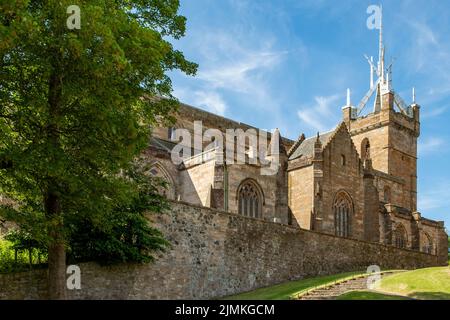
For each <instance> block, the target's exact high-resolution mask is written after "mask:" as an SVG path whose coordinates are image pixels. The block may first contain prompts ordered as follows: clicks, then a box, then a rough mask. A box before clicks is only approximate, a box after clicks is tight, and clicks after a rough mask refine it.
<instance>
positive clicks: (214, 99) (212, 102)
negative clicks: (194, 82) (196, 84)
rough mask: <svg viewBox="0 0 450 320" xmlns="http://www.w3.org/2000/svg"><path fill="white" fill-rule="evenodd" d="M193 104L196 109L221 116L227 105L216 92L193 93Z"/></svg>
mask: <svg viewBox="0 0 450 320" xmlns="http://www.w3.org/2000/svg"><path fill="white" fill-rule="evenodd" d="M194 104H195V105H196V106H198V107H201V108H205V109H206V110H208V111H210V112H212V113H215V114H219V115H221V116H223V115H224V114H225V110H226V108H227V105H226V103H225V101H224V100H223V98H222V96H221V95H220V94H218V93H217V92H214V91H210V92H204V91H196V92H194Z"/></svg>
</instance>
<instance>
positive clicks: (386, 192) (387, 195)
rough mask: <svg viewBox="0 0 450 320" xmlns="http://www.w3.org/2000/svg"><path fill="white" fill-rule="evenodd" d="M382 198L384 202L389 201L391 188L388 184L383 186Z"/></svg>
mask: <svg viewBox="0 0 450 320" xmlns="http://www.w3.org/2000/svg"><path fill="white" fill-rule="evenodd" d="M383 200H384V202H386V203H391V188H390V187H389V186H385V187H384V194H383Z"/></svg>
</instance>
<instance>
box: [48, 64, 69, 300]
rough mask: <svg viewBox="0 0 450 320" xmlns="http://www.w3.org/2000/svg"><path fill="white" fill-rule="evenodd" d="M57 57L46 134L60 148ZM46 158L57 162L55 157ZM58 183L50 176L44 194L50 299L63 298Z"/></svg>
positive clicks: (60, 210)
mask: <svg viewBox="0 0 450 320" xmlns="http://www.w3.org/2000/svg"><path fill="white" fill-rule="evenodd" d="M59 59H60V57H58V58H57V59H55V65H54V69H53V72H52V73H51V75H50V79H49V91H48V104H49V113H50V119H49V125H48V129H47V130H48V138H49V141H50V142H51V144H52V145H53V148H54V150H55V151H56V150H59V149H60V137H59V132H58V128H59V123H60V117H61V115H60V111H61V110H60V106H61V96H62V72H61V68H59V66H60V64H59V61H58V60H59ZM50 161H55V162H58V161H59V159H58V158H56V159H52V160H50ZM58 191H59V185H58V180H57V178H56V177H51V178H50V179H49V183H48V186H47V190H46V192H45V194H44V197H45V212H46V216H47V221H48V222H50V224H49V230H48V232H49V236H50V244H49V247H48V290H49V298H50V299H52V300H63V299H66V250H65V246H64V234H63V230H64V222H63V216H62V208H61V200H60V198H59V196H58Z"/></svg>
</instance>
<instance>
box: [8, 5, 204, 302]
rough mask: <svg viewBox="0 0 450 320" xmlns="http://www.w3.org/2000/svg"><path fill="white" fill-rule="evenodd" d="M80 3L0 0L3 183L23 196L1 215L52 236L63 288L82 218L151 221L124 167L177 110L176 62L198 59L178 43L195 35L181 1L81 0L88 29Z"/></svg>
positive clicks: (43, 238)
mask: <svg viewBox="0 0 450 320" xmlns="http://www.w3.org/2000/svg"><path fill="white" fill-rule="evenodd" d="M72 4H74V3H73V1H72V0H57V1H56V0H48V1H39V0H35V1H32V0H5V1H2V2H1V3H0V163H1V168H2V170H0V193H1V194H3V195H4V196H6V197H7V198H8V199H11V200H12V201H13V203H14V205H4V206H2V208H1V212H0V214H1V215H2V216H4V217H6V218H7V219H9V220H13V221H15V222H16V223H18V224H19V225H20V227H21V228H22V230H24V231H25V232H27V233H29V234H30V235H31V236H32V237H33V239H35V240H36V241H38V242H39V243H43V244H46V245H48V247H49V269H50V279H49V280H50V288H51V290H52V288H55V290H56V291H57V289H58V288H56V287H54V286H55V285H56V284H55V283H56V282H57V283H58V285H63V284H62V283H63V281H62V277H63V270H62V261H63V259H64V257H65V254H64V246H67V240H68V239H69V238H71V237H72V236H71V235H72V233H71V232H70V228H69V226H70V227H71V228H72V227H73V221H75V218H74V217H76V219H77V220H78V221H84V222H85V223H86V225H85V226H82V225H78V226H77V227H76V228H90V230H96V231H95V232H97V231H99V232H100V233H98V234H103V235H104V236H106V235H112V234H114V233H117V229H116V228H115V227H117V224H119V225H120V224H123V223H125V222H124V221H128V223H132V224H133V223H134V224H139V223H142V221H141V219H140V218H139V217H141V216H140V215H139V214H138V215H133V214H134V212H133V210H132V204H133V202H132V201H131V200H130V199H134V200H136V199H137V200H138V201H137V202H136V203H135V204H134V205H139V204H143V203H144V202H143V201H141V200H142V199H140V198H139V197H138V196H137V194H136V190H137V189H136V188H129V187H130V180H129V179H128V178H126V175H123V174H121V173H122V172H123V170H128V169H129V168H130V164H131V163H132V160H133V159H134V158H135V157H136V156H137V155H138V154H139V153H140V152H141V151H142V150H143V148H145V147H146V146H147V144H148V140H149V136H150V131H151V127H152V125H154V124H155V122H156V121H157V120H158V119H160V118H166V119H167V118H168V117H167V115H168V114H169V113H170V112H172V111H173V110H174V109H175V108H176V102H175V100H174V98H173V97H172V95H171V90H172V86H171V81H170V78H169V77H168V75H167V72H168V71H171V70H180V71H181V72H184V73H185V74H187V75H193V74H194V73H195V72H196V68H197V66H196V64H194V63H192V62H189V61H188V60H186V59H185V58H184V56H183V54H182V52H180V51H178V50H175V49H174V48H173V46H172V44H171V42H170V41H169V40H173V39H179V38H180V37H182V36H183V35H184V33H185V18H184V17H182V16H180V15H178V13H177V12H178V8H179V1H178V0H134V1H132V0H130V1H128V0H114V1H113V0H88V1H87V0H86V1H77V3H76V4H77V5H78V6H79V7H80V10H81V29H79V30H78V29H74V30H69V29H68V28H67V25H66V21H67V18H68V14H67V7H69V6H70V5H72ZM155 97H159V98H158V99H156V98H155ZM161 97H162V98H163V99H161ZM130 190H134V191H135V192H131V191H130ZM119 208H121V209H120V210H122V212H123V213H124V216H125V217H127V218H124V217H122V216H120V214H119V211H120V210H119ZM117 210H119V211H117ZM127 219H128V220H127ZM80 230H81V229H80ZM43 231H45V232H43ZM84 231H86V230H84ZM84 231H83V232H84ZM80 240H81V239H77V241H80ZM142 241H144V242H146V241H150V240H149V239H147V240H142ZM99 245H100V242H99ZM156 246H158V245H156ZM144 247H147V248H152V246H151V245H149V244H148V243H145V244H144ZM103 249H107V248H103ZM96 250H97V251H96ZM98 250H100V249H99V248H97V249H95V250H93V251H92V254H96V252H98ZM75 252H76V251H75ZM129 254H131V253H129ZM119 256H121V255H120V254H119V255H118V257H119ZM57 275H59V279H57V280H55V281H56V282H55V283H53V284H52V282H51V281H52V277H53V278H54V279H56V278H57ZM60 289H61V288H60V287H59V289H58V290H60ZM58 295H59V297H61V296H63V293H58Z"/></svg>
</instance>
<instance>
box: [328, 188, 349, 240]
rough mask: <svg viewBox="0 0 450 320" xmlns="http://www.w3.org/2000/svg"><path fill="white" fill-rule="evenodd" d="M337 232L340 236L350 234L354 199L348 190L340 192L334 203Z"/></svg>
mask: <svg viewBox="0 0 450 320" xmlns="http://www.w3.org/2000/svg"><path fill="white" fill-rule="evenodd" d="M333 212H334V226H335V234H336V235H337V236H339V237H349V236H350V232H351V230H350V225H351V218H352V214H353V203H352V199H351V198H350V196H349V195H348V194H347V193H346V192H343V191H341V192H339V193H338V194H337V195H336V197H335V200H334V204H333Z"/></svg>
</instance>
